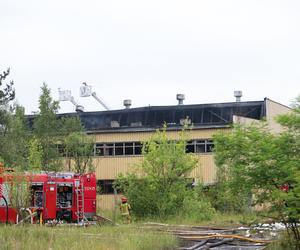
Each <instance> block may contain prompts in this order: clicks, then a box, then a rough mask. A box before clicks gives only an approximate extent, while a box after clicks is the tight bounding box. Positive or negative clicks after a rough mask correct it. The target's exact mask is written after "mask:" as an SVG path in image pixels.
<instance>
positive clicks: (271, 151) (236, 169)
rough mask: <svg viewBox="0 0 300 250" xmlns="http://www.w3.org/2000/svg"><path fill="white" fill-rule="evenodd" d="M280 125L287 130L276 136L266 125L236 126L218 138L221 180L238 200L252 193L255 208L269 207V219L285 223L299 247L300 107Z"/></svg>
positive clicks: (279, 120) (285, 117)
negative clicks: (259, 206)
mask: <svg viewBox="0 0 300 250" xmlns="http://www.w3.org/2000/svg"><path fill="white" fill-rule="evenodd" d="M278 122H279V123H280V124H281V125H282V126H283V127H284V130H283V132H282V133H280V134H272V133H271V132H270V131H269V130H268V128H267V124H264V123H263V124H252V125H250V126H243V125H236V126H234V128H233V131H232V133H227V134H222V133H219V134H217V135H216V136H215V138H214V140H215V159H216V164H217V166H218V173H219V174H218V178H219V182H220V183H226V186H227V188H228V190H229V192H232V193H234V194H236V196H238V195H241V196H242V197H243V195H245V194H247V193H251V192H252V193H253V194H254V195H253V203H252V204H253V205H256V204H261V205H263V204H268V205H267V208H266V209H265V212H266V213H267V214H268V216H271V217H273V218H276V220H278V221H281V222H283V223H284V224H285V225H286V227H287V230H288V232H289V233H292V235H293V236H294V238H295V239H296V240H297V242H298V244H299V242H300V234H299V228H298V226H297V223H299V220H300V195H299V193H300V109H299V107H298V108H295V110H294V112H293V113H291V114H287V115H281V116H279V118H278ZM298 247H300V246H299V245H298Z"/></svg>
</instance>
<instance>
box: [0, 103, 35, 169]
mask: <svg viewBox="0 0 300 250" xmlns="http://www.w3.org/2000/svg"><path fill="white" fill-rule="evenodd" d="M13 109H14V114H7V123H6V129H5V133H4V134H2V137H1V138H0V141H1V144H3V147H1V149H0V154H1V155H2V157H3V158H4V160H5V162H6V164H7V165H9V166H11V167H13V166H19V167H22V168H23V169H25V170H26V169H27V165H28V164H27V154H28V141H29V138H30V135H29V129H28V125H27V121H26V118H25V111H24V108H23V107H22V106H20V105H17V104H16V105H14V107H13Z"/></svg>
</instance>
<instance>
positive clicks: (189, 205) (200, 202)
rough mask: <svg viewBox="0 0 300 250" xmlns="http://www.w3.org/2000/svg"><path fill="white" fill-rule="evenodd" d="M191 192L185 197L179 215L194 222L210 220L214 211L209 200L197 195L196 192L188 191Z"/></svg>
mask: <svg viewBox="0 0 300 250" xmlns="http://www.w3.org/2000/svg"><path fill="white" fill-rule="evenodd" d="M190 192H191V194H190V195H189V196H187V197H185V199H184V201H183V204H182V210H181V215H182V217H183V218H185V219H191V220H193V221H194V222H199V221H204V220H211V219H212V218H213V216H214V215H215V213H216V211H215V209H214V208H213V207H212V205H211V204H210V202H209V201H207V200H206V199H204V198H203V197H202V198H201V197H199V195H198V193H196V192H194V191H190Z"/></svg>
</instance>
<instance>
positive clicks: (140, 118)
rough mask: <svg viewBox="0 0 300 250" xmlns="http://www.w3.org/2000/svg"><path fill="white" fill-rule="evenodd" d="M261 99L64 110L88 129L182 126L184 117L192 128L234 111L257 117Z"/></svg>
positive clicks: (262, 112) (217, 123) (227, 118)
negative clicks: (71, 111)
mask: <svg viewBox="0 0 300 250" xmlns="http://www.w3.org/2000/svg"><path fill="white" fill-rule="evenodd" d="M265 106H266V105H265V100H264V101H251V102H230V103H212V104H196V105H174V106H149V107H141V108H131V109H122V110H109V111H97V112H82V113H65V114H59V115H58V116H59V117H62V116H79V117H80V119H81V121H82V123H83V124H84V126H85V128H86V130H87V132H89V133H96V132H105V131H107V132H113V131H116V132H117V131H118V132H119V131H123V132H126V131H145V130H153V129H157V128H159V127H161V126H162V124H164V123H166V124H167V126H168V128H169V129H178V128H180V127H182V125H183V121H184V120H185V119H187V120H188V121H189V122H190V123H191V124H193V128H212V127H225V126H228V125H230V124H232V122H233V115H237V116H243V117H247V118H252V119H257V120H260V119H262V118H263V117H265V116H266V108H265Z"/></svg>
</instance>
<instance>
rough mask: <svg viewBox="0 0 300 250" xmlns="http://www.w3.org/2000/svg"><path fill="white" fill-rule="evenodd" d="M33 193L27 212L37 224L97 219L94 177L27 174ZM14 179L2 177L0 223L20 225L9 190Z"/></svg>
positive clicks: (10, 176)
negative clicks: (32, 215)
mask: <svg viewBox="0 0 300 250" xmlns="http://www.w3.org/2000/svg"><path fill="white" fill-rule="evenodd" d="M24 176H25V179H26V182H27V183H28V188H29V189H30V191H31V193H30V195H31V206H30V207H29V209H28V211H29V212H30V213H31V212H32V213H34V214H35V217H34V219H33V220H34V221H35V222H41V221H43V222H51V221H66V222H83V221H84V220H90V219H92V218H93V216H94V215H96V176H95V174H94V173H88V174H83V175H81V174H74V173H41V174H24ZM13 178H16V177H15V176H14V175H11V174H9V173H3V174H0V222H4V223H5V222H8V223H17V222H18V216H17V211H16V209H15V208H13V207H11V202H10V201H11V199H10V198H11V194H10V187H11V185H14V182H13Z"/></svg>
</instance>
